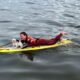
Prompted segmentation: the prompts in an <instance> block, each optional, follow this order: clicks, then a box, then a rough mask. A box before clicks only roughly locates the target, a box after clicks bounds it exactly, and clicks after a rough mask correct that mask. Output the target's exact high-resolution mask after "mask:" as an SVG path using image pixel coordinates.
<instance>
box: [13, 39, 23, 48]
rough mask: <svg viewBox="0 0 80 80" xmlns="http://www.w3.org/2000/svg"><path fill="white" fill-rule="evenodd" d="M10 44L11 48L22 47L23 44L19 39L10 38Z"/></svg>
mask: <svg viewBox="0 0 80 80" xmlns="http://www.w3.org/2000/svg"><path fill="white" fill-rule="evenodd" d="M12 46H13V48H22V47H23V44H22V43H21V41H19V40H16V39H12Z"/></svg>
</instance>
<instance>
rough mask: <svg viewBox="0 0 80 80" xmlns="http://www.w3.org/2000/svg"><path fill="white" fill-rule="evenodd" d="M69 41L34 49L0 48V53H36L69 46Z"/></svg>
mask: <svg viewBox="0 0 80 80" xmlns="http://www.w3.org/2000/svg"><path fill="white" fill-rule="evenodd" d="M71 43H72V41H71V40H63V41H61V42H58V43H56V44H53V45H46V46H36V47H27V48H24V49H8V48H0V53H15V52H23V51H38V50H43V49H49V48H55V47H59V46H62V45H67V44H71Z"/></svg>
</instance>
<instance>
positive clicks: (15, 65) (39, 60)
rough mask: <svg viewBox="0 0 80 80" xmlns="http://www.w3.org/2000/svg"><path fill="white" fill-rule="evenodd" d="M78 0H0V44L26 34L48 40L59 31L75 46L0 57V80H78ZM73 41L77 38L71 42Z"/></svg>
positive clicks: (79, 55) (79, 0)
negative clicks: (22, 33)
mask: <svg viewBox="0 0 80 80" xmlns="http://www.w3.org/2000/svg"><path fill="white" fill-rule="evenodd" d="M79 28H80V0H5V1H4V0H0V45H4V44H7V43H9V41H10V40H11V39H12V38H19V33H20V32H22V31H25V32H27V33H28V34H29V35H32V36H34V37H38V38H39V37H42V38H43V37H44V38H51V37H54V36H55V35H56V34H57V33H59V32H61V31H66V32H68V33H69V35H66V36H64V38H69V39H72V40H73V41H74V42H77V44H72V45H67V46H62V47H58V48H54V49H49V50H42V51H37V52H28V53H26V52H25V53H18V54H15V53H9V54H0V80H80V77H79V74H80V45H79V44H80V43H79V42H80V39H78V38H79V36H80V32H79V30H80V29H79ZM75 38H77V39H75Z"/></svg>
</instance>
